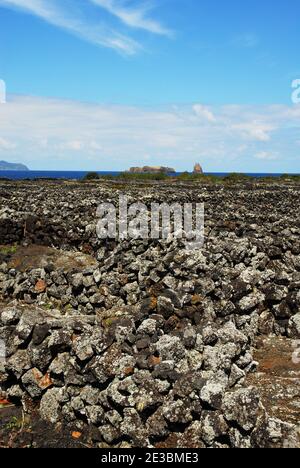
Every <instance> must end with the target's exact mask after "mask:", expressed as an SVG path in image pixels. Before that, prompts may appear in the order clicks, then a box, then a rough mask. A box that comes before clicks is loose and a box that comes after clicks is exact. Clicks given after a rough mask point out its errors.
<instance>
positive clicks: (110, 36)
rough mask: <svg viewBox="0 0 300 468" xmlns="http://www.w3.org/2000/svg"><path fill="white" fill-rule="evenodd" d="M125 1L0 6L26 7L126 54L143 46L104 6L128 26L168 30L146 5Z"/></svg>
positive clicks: (44, 0)
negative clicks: (111, 20)
mask: <svg viewBox="0 0 300 468" xmlns="http://www.w3.org/2000/svg"><path fill="white" fill-rule="evenodd" d="M122 5H123V4H121V3H120V2H116V1H112V0H90V1H89V2H87V0H84V1H83V0H0V7H1V6H3V7H8V8H13V9H18V10H22V11H25V12H27V13H30V14H32V15H35V16H38V17H39V18H42V19H43V20H44V21H46V22H48V23H50V24H52V25H54V26H57V27H59V28H62V29H65V30H67V31H68V32H70V33H72V34H75V35H77V36H79V37H81V38H82V39H84V40H86V41H89V42H91V43H93V44H95V45H98V46H102V47H109V48H111V49H114V50H117V51H118V52H121V53H122V54H125V55H133V54H135V53H137V52H138V51H139V50H141V49H142V48H143V47H142V44H141V43H140V42H138V41H137V40H135V39H133V38H132V37H130V35H129V34H128V33H127V32H122V31H121V30H119V29H116V27H112V26H111V25H110V24H109V22H108V21H106V20H104V10H106V11H109V12H110V13H112V14H113V15H114V16H116V17H118V18H119V19H120V20H121V21H122V23H123V25H126V27H127V29H128V27H130V28H140V29H144V30H147V31H149V32H151V33H155V34H165V35H168V34H169V31H168V30H167V29H165V28H164V27H163V26H161V25H160V23H159V22H156V21H154V20H152V19H151V18H149V17H148V16H147V15H146V14H147V11H148V9H147V8H146V7H135V8H133V7H130V8H129V7H128V6H124V5H123V6H122ZM121 29H122V28H121Z"/></svg>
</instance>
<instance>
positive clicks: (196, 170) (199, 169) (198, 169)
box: [194, 163, 203, 174]
mask: <svg viewBox="0 0 300 468" xmlns="http://www.w3.org/2000/svg"><path fill="white" fill-rule="evenodd" d="M194 174H203V169H202V166H201V164H199V163H197V164H195V166H194Z"/></svg>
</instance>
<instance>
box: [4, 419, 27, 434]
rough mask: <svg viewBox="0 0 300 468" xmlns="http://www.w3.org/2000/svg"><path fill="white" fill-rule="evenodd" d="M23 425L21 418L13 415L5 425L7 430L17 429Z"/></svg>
mask: <svg viewBox="0 0 300 468" xmlns="http://www.w3.org/2000/svg"><path fill="white" fill-rule="evenodd" d="M22 426H23V420H22V418H17V417H16V416H13V417H12V418H11V420H10V421H9V422H8V423H7V424H6V425H5V429H6V430H7V431H19V430H20V429H21V428H22Z"/></svg>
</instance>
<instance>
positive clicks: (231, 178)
mask: <svg viewBox="0 0 300 468" xmlns="http://www.w3.org/2000/svg"><path fill="white" fill-rule="evenodd" d="M99 178H100V179H102V180H107V181H118V182H122V181H124V183H126V182H131V181H132V182H139V181H141V182H149V183H151V182H154V181H158V182H159V181H170V182H175V183H176V182H177V181H178V182H191V183H199V184H223V185H224V184H225V185H230V184H235V183H244V182H251V181H254V182H261V183H273V184H274V183H281V182H285V181H287V182H288V181H292V182H300V175H296V174H295V175H290V174H283V175H282V176H278V177H276V176H266V177H260V178H256V177H255V176H251V175H247V174H243V173H235V172H233V173H231V174H228V175H226V176H218V175H211V174H210V175H208V174H195V173H189V172H184V173H182V174H180V175H168V174H165V173H158V174H153V173H142V174H140V173H138V174H135V173H131V172H122V173H121V174H119V175H115V176H114V175H109V174H107V175H101V176H99V175H98V174H97V173H96V172H90V173H89V174H87V175H86V176H85V177H84V179H83V181H93V180H99ZM118 187H119V184H118Z"/></svg>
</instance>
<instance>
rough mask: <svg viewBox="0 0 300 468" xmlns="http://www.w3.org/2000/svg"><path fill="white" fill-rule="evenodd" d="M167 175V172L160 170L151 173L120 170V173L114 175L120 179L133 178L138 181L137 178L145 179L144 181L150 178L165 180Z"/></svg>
mask: <svg viewBox="0 0 300 468" xmlns="http://www.w3.org/2000/svg"><path fill="white" fill-rule="evenodd" d="M168 178H169V176H168V175H167V174H164V173H162V172H160V173H157V174H152V173H144V174H134V173H132V172H122V174H120V175H118V176H116V179H120V180H129V181H130V180H133V181H139V180H145V181H148V180H149V181H151V180H154V181H156V180H167V179H168Z"/></svg>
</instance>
